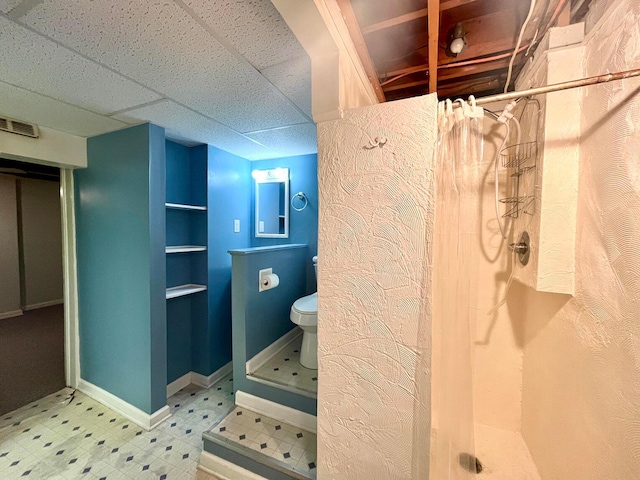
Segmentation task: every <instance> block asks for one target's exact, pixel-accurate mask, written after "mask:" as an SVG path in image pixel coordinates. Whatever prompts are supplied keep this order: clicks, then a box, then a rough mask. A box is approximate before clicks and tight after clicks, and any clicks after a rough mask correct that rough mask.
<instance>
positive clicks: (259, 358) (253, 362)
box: [247, 328, 302, 375]
mask: <svg viewBox="0 0 640 480" xmlns="http://www.w3.org/2000/svg"><path fill="white" fill-rule="evenodd" d="M300 335H302V329H300V328H294V329H292V330H291V331H289V332H287V333H285V334H284V335H283V336H282V337H280V338H279V339H277V340H276V341H275V342H273V343H272V344H271V345H269V346H268V347H267V348H265V349H264V350H262V351H261V352H258V354H257V355H255V356H253V357H252V358H250V359H249V360H247V375H249V374H251V373H253V372H255V371H256V370H257V369H259V368H260V367H261V366H263V365H264V364H265V363H267V362H268V361H269V360H271V358H273V356H274V355H276V354H277V353H278V352H279V351H280V350H282V349H283V348H284V347H286V346H287V345H289V344H290V343H291V342H293V341H294V340H295V339H296V338H298V337H299V336H300Z"/></svg>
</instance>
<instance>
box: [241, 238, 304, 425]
mask: <svg viewBox="0 0 640 480" xmlns="http://www.w3.org/2000/svg"><path fill="white" fill-rule="evenodd" d="M229 253H230V254H231V257H232V261H233V267H232V268H233V274H232V292H231V295H232V301H233V381H234V388H235V389H236V390H242V391H244V392H247V393H250V394H253V395H257V396H259V397H262V398H266V399H268V400H271V401H274V402H277V403H281V404H283V405H287V406H290V407H292V408H296V409H298V410H302V411H305V412H307V413H311V414H313V415H315V414H316V400H315V399H314V398H310V397H306V396H304V395H299V394H296V393H293V392H289V391H287V390H282V389H279V388H274V387H271V386H269V385H265V384H263V383H259V382H256V381H254V380H251V379H249V378H247V376H246V362H247V360H248V359H250V358H252V357H253V356H255V355H256V354H257V353H258V352H260V351H262V350H263V349H264V348H266V347H267V346H269V345H270V344H272V343H273V342H275V341H276V340H277V339H279V338H280V337H282V336H283V335H285V334H286V333H287V332H289V331H290V330H292V329H294V328H296V326H295V325H294V324H293V323H292V322H291V320H290V319H289V312H290V310H291V305H293V302H294V301H296V300H297V299H298V298H300V297H302V296H304V295H305V293H306V292H305V291H306V282H305V270H304V264H305V262H306V261H307V259H308V257H309V251H308V248H307V246H306V245H298V244H289V245H282V246H275V247H258V248H249V249H244V250H232V251H230V252H229ZM264 268H273V273H275V274H277V275H278V276H279V277H280V285H278V287H276V288H274V289H271V290H266V291H264V292H259V291H258V275H259V271H260V270H262V269H264Z"/></svg>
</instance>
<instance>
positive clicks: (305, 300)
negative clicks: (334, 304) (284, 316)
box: [289, 292, 318, 327]
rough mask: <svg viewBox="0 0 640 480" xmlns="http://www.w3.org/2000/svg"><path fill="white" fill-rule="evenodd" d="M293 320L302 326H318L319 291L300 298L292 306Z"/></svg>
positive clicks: (291, 316)
mask: <svg viewBox="0 0 640 480" xmlns="http://www.w3.org/2000/svg"><path fill="white" fill-rule="evenodd" d="M289 318H291V321H292V322H293V323H295V324H296V325H299V326H301V327H317V326H318V293H317V292H316V293H312V294H311V295H307V296H306V297H302V298H299V299H298V300H296V301H295V302H294V303H293V305H292V306H291V315H290V317H289Z"/></svg>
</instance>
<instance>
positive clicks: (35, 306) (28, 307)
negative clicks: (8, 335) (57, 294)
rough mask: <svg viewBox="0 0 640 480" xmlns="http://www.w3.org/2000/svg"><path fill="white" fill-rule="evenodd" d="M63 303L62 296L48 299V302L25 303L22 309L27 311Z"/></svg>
mask: <svg viewBox="0 0 640 480" xmlns="http://www.w3.org/2000/svg"><path fill="white" fill-rule="evenodd" d="M63 303H64V300H63V299H62V298H60V299H58V300H50V301H48V302H40V303H34V304H32V305H26V306H25V307H24V311H25V312H27V311H29V310H37V309H38V308H44V307H53V306H54V305H61V304H63Z"/></svg>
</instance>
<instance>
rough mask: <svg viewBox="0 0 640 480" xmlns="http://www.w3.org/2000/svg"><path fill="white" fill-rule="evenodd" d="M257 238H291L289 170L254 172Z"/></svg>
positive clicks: (275, 169) (278, 169)
mask: <svg viewBox="0 0 640 480" xmlns="http://www.w3.org/2000/svg"><path fill="white" fill-rule="evenodd" d="M252 176H253V178H254V179H255V180H256V205H255V208H256V226H255V231H256V237H263V238H288V237H289V201H288V199H289V169H288V168H274V169H271V170H254V171H253V172H252Z"/></svg>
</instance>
